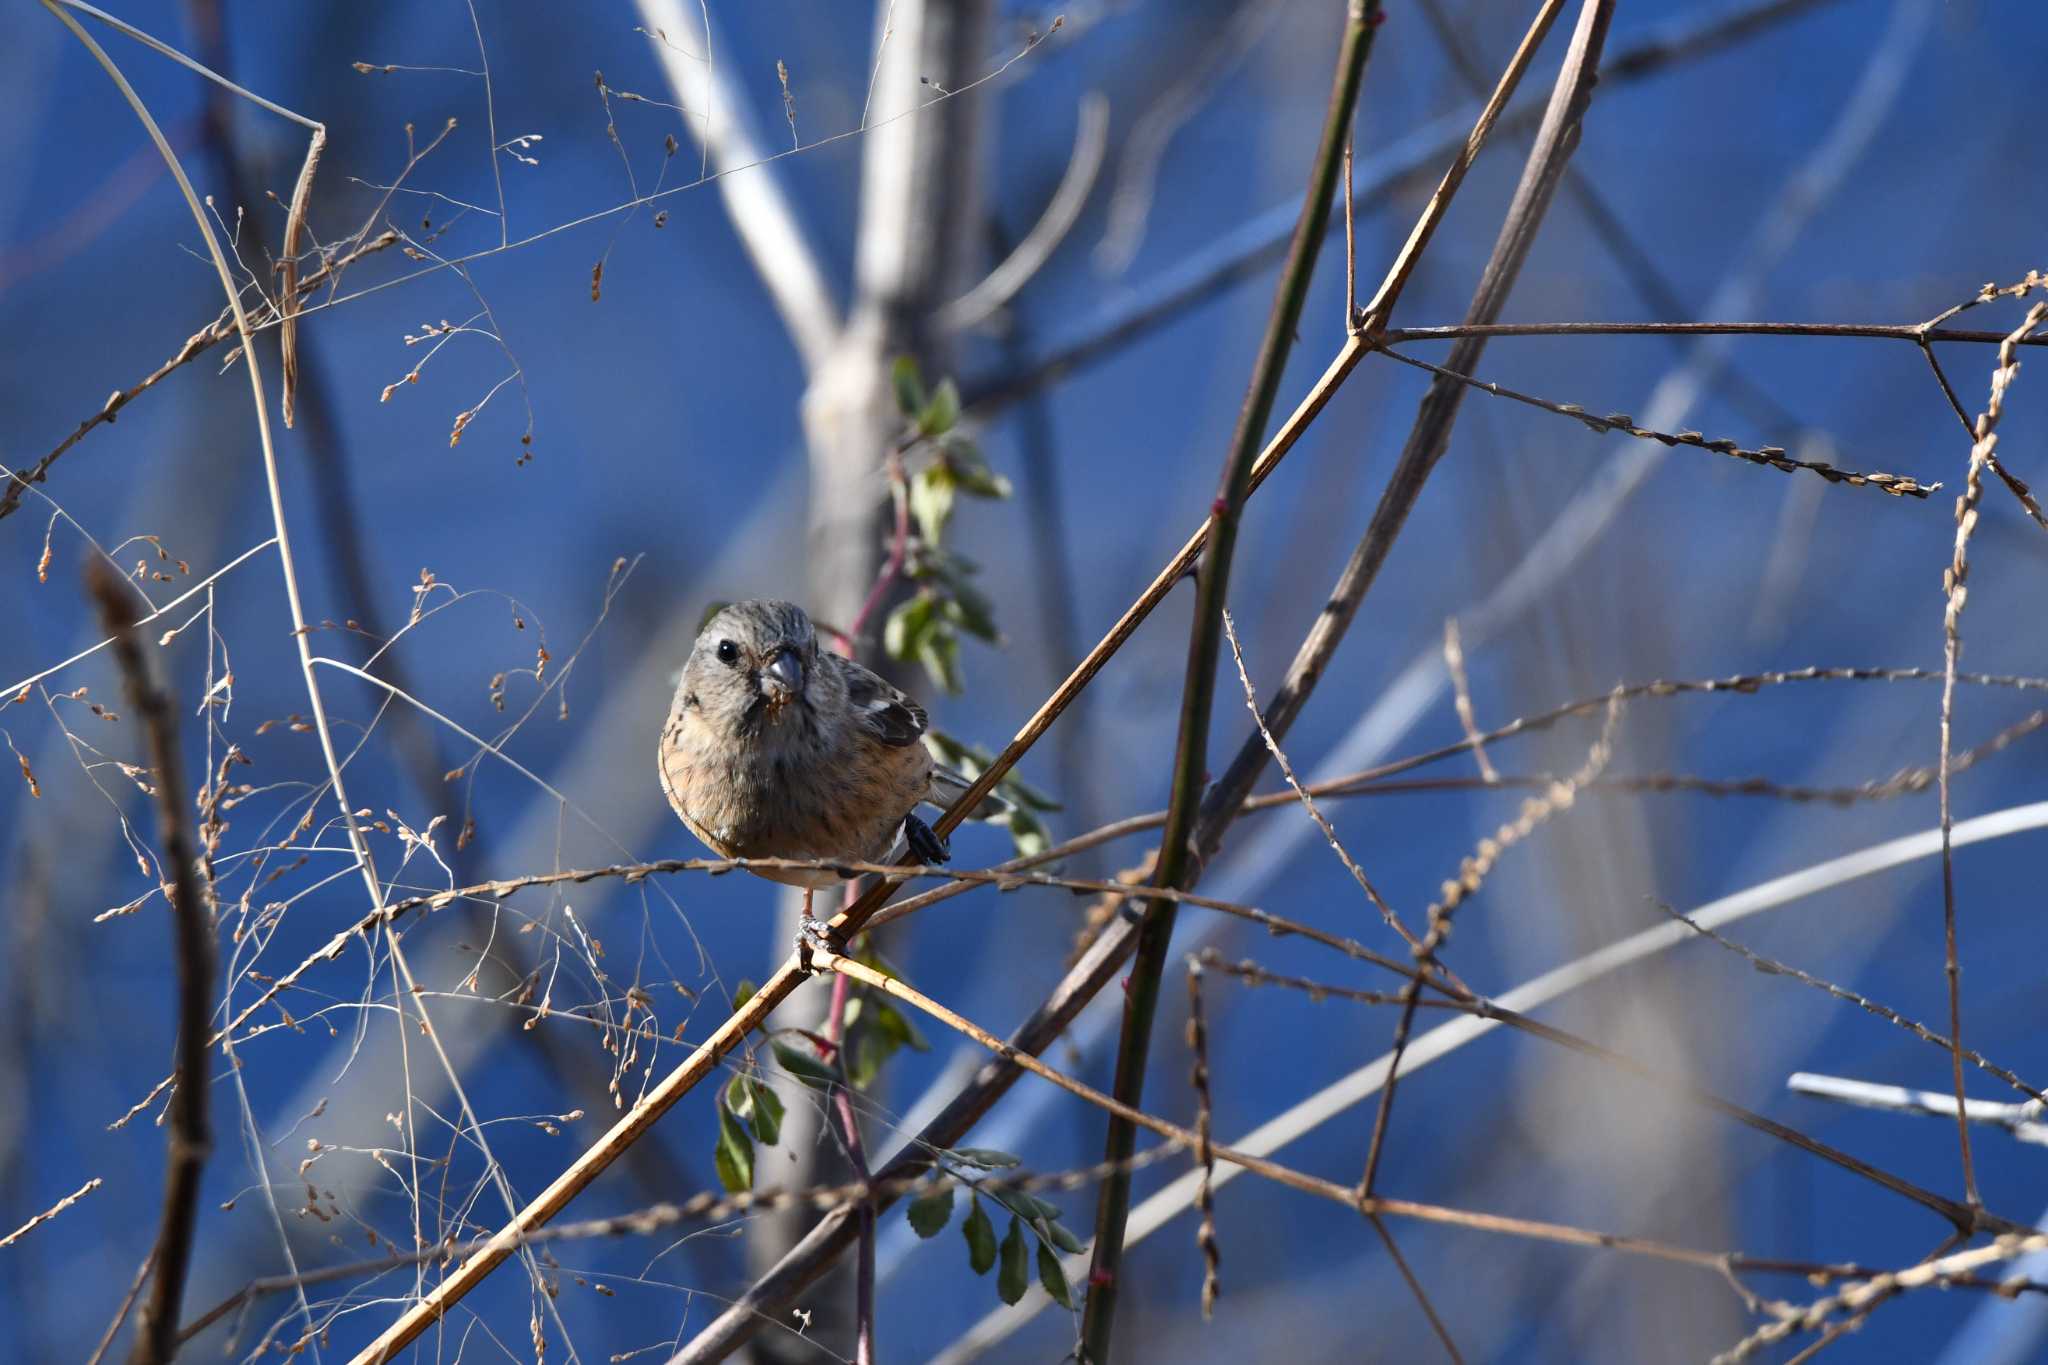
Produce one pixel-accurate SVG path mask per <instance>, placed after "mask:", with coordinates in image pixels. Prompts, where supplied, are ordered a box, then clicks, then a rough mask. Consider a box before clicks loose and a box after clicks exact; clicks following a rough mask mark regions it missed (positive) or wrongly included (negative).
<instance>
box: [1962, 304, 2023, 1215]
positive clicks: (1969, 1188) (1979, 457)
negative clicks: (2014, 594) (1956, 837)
mask: <svg viewBox="0 0 2048 1365" xmlns="http://www.w3.org/2000/svg"><path fill="white" fill-rule="evenodd" d="M2035 282H2036V280H2035V277H2032V276H2030V277H2029V278H2028V281H2027V285H2025V286H2022V289H2024V288H2026V287H2030V286H2031V285H2033V284H2034V283H2035ZM2044 320H2048V303H2036V304H2035V305H2033V307H2031V308H2029V309H2028V310H2027V315H2026V317H2025V318H2024V319H2023V320H2022V321H2021V323H2020V325H2019V326H2018V327H2015V328H2014V329H2013V330H2012V331H2011V332H2010V333H2008V334H2007V336H2006V338H2005V341H2004V342H2003V343H2002V344H2001V345H2000V346H1999V348H1998V368H1997V369H1996V370H1994V371H1993V372H1992V375H1991V398H1990V401H1989V403H1988V404H1987V405H1986V406H1985V409H1984V411H1983V412H1982V413H1980V414H1979V415H1978V417H1977V422H1976V426H1975V428H1974V432H1975V435H1976V443H1975V444H1974V445H1973V446H1971V448H1970V465H1969V471H1968V473H1967V474H1966V475H1965V476H1964V480H1963V492H1962V496H1961V497H1959V498H1957V499H1956V543H1955V554H1954V557H1953V558H1952V560H1951V561H1950V564H1949V567H1948V569H1947V571H1946V572H1945V573H1944V574H1943V575H1942V587H1943V588H1944V589H1945V590H1946V592H1947V595H1948V601H1947V603H1946V605H1945V607H1944V609H1943V612H1942V648H1943V652H1942V661H1943V669H1942V683H1941V772H1940V783H1939V788H1940V799H1941V921H1942V945H1943V962H1942V970H1943V972H1944V973H1945V974H1946V976H1947V978H1948V1036H1949V1053H1950V1057H1951V1059H1952V1068H1951V1070H1952V1073H1953V1076H1954V1080H1955V1092H1956V1109H1957V1112H1956V1142H1957V1145H1958V1147H1959V1149H1960V1151H1961V1155H1962V1167H1963V1194H1964V1197H1965V1198H1966V1199H1967V1200H1968V1201H1969V1203H1970V1205H1971V1207H1973V1208H1974V1207H1976V1206H1978V1205H1979V1204H1981V1203H1982V1200H1981V1199H1980V1198H1979V1197H1978V1194H1977V1172H1976V1167H1975V1164H1974V1163H1973V1162H1972V1161H1971V1159H1970V1124H1969V1120H1968V1119H1967V1118H1965V1117H1964V1115H1963V1113H1962V1109H1963V1103H1964V1097H1963V981H1962V967H1961V965H1960V964H1959V963H1958V961H1957V956H1956V884H1955V856H1954V849H1953V848H1952V847H1951V846H1950V835H1951V830H1952V828H1953V826H1954V817H1953V814H1952V812H1951V810H1950V808H1949V777H1950V774H1951V768H1950V763H1949V753H1950V747H1951V744H1952V742H1953V734H1952V732H1953V721H1954V715H1955V695H1956V686H1955V678H1956V665H1957V661H1958V660H1959V659H1960V658H1961V657H1962V652H1963V637H1962V615H1963V605H1964V603H1965V602H1966V601H1967V600H1968V597H1969V576H1970V559H1969V548H1970V533H1971V532H1972V531H1974V530H1975V529H1976V526H1977V507H1978V503H1979V502H1980V501H1982V499H1983V494H1984V466H1985V464H1986V463H1987V462H1988V461H1989V460H1990V459H1991V457H1992V456H1993V455H1994V454H1995V453H1996V452H1997V449H1998V419H1999V417H2000V416H2001V415H2002V414H2003V412H2004V410H2005V393H2006V389H2007V388H2009V387H2010V386H2011V384H2012V381H2013V380H2014V378H2016V377H2017V376H2018V374H2019V369H2020V367H2019V358H2018V354H2017V352H2018V347H2019V344H2020V342H2021V341H2022V340H2024V339H2025V338H2026V337H2027V336H2028V335H2030V334H2031V333H2033V332H2034V331H2035V330H2036V329H2037V328H2039V327H2040V326H2041V324H2042V322H2043V321H2044Z"/></svg>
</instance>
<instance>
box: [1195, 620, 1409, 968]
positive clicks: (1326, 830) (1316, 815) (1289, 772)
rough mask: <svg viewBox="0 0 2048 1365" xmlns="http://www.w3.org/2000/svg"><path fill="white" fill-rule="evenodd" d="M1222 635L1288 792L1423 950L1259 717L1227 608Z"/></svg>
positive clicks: (1376, 903)
mask: <svg viewBox="0 0 2048 1365" xmlns="http://www.w3.org/2000/svg"><path fill="white" fill-rule="evenodd" d="M1223 633H1224V635H1225V636H1226V637H1227V638H1228V640H1229V642H1230V658H1231V661H1232V662H1233V663H1235V664H1236V665H1237V680H1238V683H1239V684H1240V685H1241V686H1242V687H1243V688H1244V704H1245V708H1246V709H1247V710H1249V711H1250V712H1251V713H1252V724H1253V725H1255V726H1257V727H1258V731H1259V738H1260V739H1262V740H1264V741H1265V744H1266V749H1267V751H1268V752H1269V753H1271V754H1272V755H1273V761H1274V762H1275V763H1276V764H1278V765H1279V767H1280V775H1281V776H1282V777H1285V778H1286V779H1287V786H1288V789H1289V790H1291V791H1292V792H1293V793H1294V795H1295V797H1296V799H1298V800H1299V801H1300V802H1301V805H1302V809H1304V810H1306V811H1307V812H1308V814H1309V818H1310V819H1311V820H1314V821H1315V822H1316V828H1317V829H1320V830H1321V831H1322V832H1323V838H1324V840H1325V841H1326V842H1327V843H1328V844H1329V845H1330V848H1331V850H1332V851H1334V852H1335V853H1336V855H1337V861H1338V862H1340V863H1342V864H1344V870H1345V871H1346V872H1349V873H1350V874H1351V880H1352V881H1354V882H1357V883H1358V887H1359V889H1360V890H1361V891H1363V892H1365V895H1366V899H1367V900H1370V901H1371V902H1372V903H1373V907H1374V908H1375V909H1377V910H1378V911H1379V912H1380V918H1381V919H1383V920H1385V921H1386V922H1387V927H1388V928H1390V929H1392V930H1393V931H1394V932H1395V933H1397V934H1399V935H1400V936H1401V941H1402V942H1404V943H1406V944H1407V945H1408V947H1409V948H1410V949H1411V950H1419V949H1420V948H1421V947H1422V940H1421V939H1419V938H1417V937H1416V936H1415V932H1414V931H1413V930H1412V929H1410V928H1409V927H1408V926H1407V925H1405V924H1403V923H1402V922H1401V916H1400V915H1399V914H1397V913H1396V912H1395V910H1394V907H1393V906H1391V905H1389V904H1387V902H1386V898H1385V897H1383V896H1381V895H1380V893H1379V889H1378V888H1377V887H1375V886H1374V885H1373V884H1372V881H1371V879H1370V878H1368V877H1367V876H1366V875H1365V869H1363V868H1361V867H1360V866H1359V865H1358V861H1357V860H1356V859H1355V858H1353V857H1352V856H1351V854H1350V852H1349V851H1348V850H1347V849H1346V848H1345V847H1344V843H1343V841H1342V840H1341V839H1339V838H1338V837H1337V831H1336V829H1335V828H1334V827H1333V826H1332V825H1331V824H1330V821H1329V818H1328V817H1327V816H1325V815H1324V814H1323V812H1322V809H1321V808H1320V807H1319V806H1317V805H1316V801H1315V798H1314V797H1313V796H1310V795H1309V793H1308V790H1307V789H1306V788H1304V787H1303V786H1302V785H1301V779H1300V778H1298V777H1296V776H1295V775H1294V765H1293V764H1292V763H1290V762H1288V761H1287V755H1286V754H1285V753H1284V752H1282V751H1281V748H1280V741H1279V740H1277V739H1275V738H1273V732H1272V731H1271V730H1269V729H1267V728H1266V721H1265V718H1264V717H1263V716H1261V715H1260V714H1259V694H1258V691H1257V690H1256V689H1255V688H1254V687H1253V686H1252V678H1251V674H1249V673H1247V672H1246V671H1245V666H1244V648H1243V646H1241V645H1240V644H1239V643H1238V639H1237V625H1236V623H1235V622H1233V621H1232V620H1231V619H1230V611H1229V609H1228V608H1225V610H1224V612H1223Z"/></svg>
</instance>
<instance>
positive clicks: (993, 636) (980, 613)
mask: <svg viewBox="0 0 2048 1365" xmlns="http://www.w3.org/2000/svg"><path fill="white" fill-rule="evenodd" d="M939 610H940V611H941V612H943V613H944V615H945V617H946V619H947V620H948V621H951V622H952V623H953V624H954V625H956V626H959V627H960V628H961V629H962V630H964V631H966V632H967V633H968V634H969V635H978V636H980V637H981V638H982V639H984V640H986V641H988V642H989V643H990V644H992V645H993V644H1000V643H1001V642H1002V634H1001V632H999V631H998V630H997V629H996V623H995V618H994V617H992V616H991V615H990V614H989V602H988V599H987V598H986V597H983V596H982V595H981V594H980V593H978V592H974V591H971V590H967V589H964V588H962V589H956V590H955V592H954V594H953V596H951V597H949V598H947V599H946V600H945V601H944V602H942V603H940V604H939Z"/></svg>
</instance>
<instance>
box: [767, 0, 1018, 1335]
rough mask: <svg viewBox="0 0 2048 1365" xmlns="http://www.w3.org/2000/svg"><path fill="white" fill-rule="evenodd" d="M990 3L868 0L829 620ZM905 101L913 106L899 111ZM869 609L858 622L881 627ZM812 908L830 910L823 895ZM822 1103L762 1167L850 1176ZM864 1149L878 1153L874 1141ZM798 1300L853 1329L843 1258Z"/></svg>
mask: <svg viewBox="0 0 2048 1365" xmlns="http://www.w3.org/2000/svg"><path fill="white" fill-rule="evenodd" d="M992 9H993V6H992V5H991V3H990V0H894V3H891V0H878V3H877V4H876V6H875V44H876V57H875V73H874V95H873V101H872V104H871V106H870V107H869V110H868V115H867V126H868V128H869V131H868V133H867V134H866V136H865V137H864V139H863V155H862V162H861V204H860V236H859V239H858V242H857V246H856V254H855V258H854V281H853V294H852V302H851V306H850V307H849V309H848V313H847V321H846V325H845V327H844V329H843V330H842V332H841V333H840V336H839V338H838V340H837V342H836V343H835V345H834V346H833V347H832V349H831V350H830V351H829V353H827V354H826V355H825V356H824V358H823V359H822V361H821V363H819V364H818V366H817V367H816V369H815V371H814V372H813V374H812V375H811V383H810V388H809V389H808V391H807V392H806V393H805V395H804V408H803V422H804V434H805V438H806V441H807V444H808V447H809V459H810V475H811V492H810V535H809V590H810V607H811V610H812V612H813V613H814V615H816V616H817V618H818V619H819V620H822V621H825V622H827V623H829V624H831V625H834V626H838V627H842V628H843V627H846V626H848V625H849V624H850V623H851V622H852V620H853V618H854V617H855V615H856V614H857V613H858V612H859V611H860V607H861V603H862V601H863V600H864V599H865V598H866V597H867V595H868V592H869V590H870V588H871V587H872V586H873V584H874V582H875V578H876V576H877V575H878V574H879V573H880V571H881V568H882V565H883V562H884V560H885V558H886V556H887V543H886V542H887V537H888V534H889V516H888V506H889V499H888V485H887V482H886V479H885V476H884V473H883V466H884V462H885V459H886V457H887V454H888V451H889V448H890V447H891V446H892V445H893V444H894V443H895V442H896V440H897V438H898V437H899V436H900V435H901V433H902V430H903V417H902V415H901V414H900V413H899V412H898V410H897V406H896V397H895V387H894V382H893V380H892V377H891V370H892V367H893V366H894V365H895V362H896V360H897V358H898V357H899V356H905V355H908V356H912V357H914V358H915V359H916V360H917V363H918V366H919V368H920V369H921V370H922V371H923V373H924V375H925V376H926V378H927V380H928V381H931V382H936V381H937V379H938V378H940V377H941V376H944V375H947V374H950V373H952V371H953V370H954V369H955V368H956V365H955V362H956V354H955V346H954V338H953V337H951V336H949V335H948V334H947V333H946V331H945V330H944V329H943V327H942V326H941V325H940V324H939V323H938V321H937V319H936V313H937V311H938V309H939V308H940V307H941V306H942V305H943V304H944V303H945V302H946V301H947V300H948V299H951V298H953V297H955V296H957V295H958V294H960V293H962V292H964V290H965V289H966V287H967V286H968V284H970V283H971V280H969V279H968V278H967V274H968V271H969V269H970V267H971V266H972V264H973V263H974V260H975V252H974V246H975V243H976V242H978V241H979V239H980V225H981V223H982V221H983V218H984V214H983V211H982V205H981V193H980V189H981V184H980V181H981V176H980V168H979V165H978V162H979V160H980V158H979V155H978V153H979V148H980V130H981V118H980V112H981V99H980V96H979V94H978V93H977V92H974V91H968V92H966V93H963V94H958V95H954V96H951V97H942V95H941V93H940V92H942V91H948V90H960V89H962V87H965V86H968V85H970V84H971V83H972V82H973V81H975V80H976V79H977V78H979V77H980V76H981V75H983V74H985V72H984V70H983V65H984V63H985V61H986V57H987V52H988V35H989V22H990V14H991V11H992ZM921 106H928V107H922V108H921ZM912 109H919V110H920V112H918V113H916V114H914V115H911V116H909V117H897V116H898V115H901V114H903V113H905V111H908V110H912ZM886 610H887V604H886V603H885V604H884V607H883V609H882V612H886ZM882 612H878V613H877V615H876V617H875V618H874V619H872V620H870V621H868V622H867V623H866V624H865V627H864V630H863V634H865V635H866V636H868V637H869V638H879V636H880V633H881V622H882V619H883V614H882ZM878 653H879V652H878V651H869V652H868V654H867V655H866V656H865V659H864V661H865V662H867V663H870V664H879V663H880V662H881V660H880V659H879V658H878V657H877V656H878ZM801 911H802V896H801V894H800V893H792V894H791V895H789V896H787V897H785V898H784V901H783V909H782V913H781V914H780V915H778V916H777V926H776V938H775V941H774V943H773V944H772V945H771V946H772V949H773V953H774V955H776V956H779V955H781V954H782V953H783V952H784V951H786V950H787V948H788V946H789V944H790V942H791V941H792V940H793V939H794V938H795V937H796V933H797V920H798V916H799V915H800V914H801ZM818 913H819V914H820V916H821V917H822V916H823V915H825V914H826V913H827V912H826V910H825V909H824V907H823V906H820V907H819V909H818ZM827 998H828V992H827V991H826V990H825V989H823V988H816V989H813V990H811V991H809V992H807V993H806V994H805V995H804V996H802V997H800V998H799V999H798V1000H797V1001H795V1002H792V1004H791V1006H790V1009H793V1010H795V1011H797V1013H796V1014H794V1015H789V1014H788V1011H785V1016H786V1017H785V1018H783V1019H782V1020H781V1022H782V1023H784V1024H802V1025H805V1026H812V1025H814V1024H815V1023H816V1022H817V1021H818V1020H819V1019H821V1018H822V1017H823V1013H824V1009H825V1005H826V1001H827ZM806 1012H808V1013H806ZM822 1117H823V1115H822V1112H821V1111H820V1110H819V1109H818V1108H816V1107H814V1106H811V1105H792V1106H791V1108H790V1113H789V1121H788V1123H787V1124H786V1126H785V1128H784V1130H783V1139H782V1148H781V1149H782V1150H783V1151H784V1152H787V1153H789V1154H791V1155H792V1156H793V1157H794V1158H795V1160H794V1161H793V1162H792V1163H790V1164H787V1165H785V1164H783V1163H781V1162H779V1161H778V1162H777V1163H775V1164H774V1165H773V1166H772V1167H771V1168H770V1169H772V1171H773V1175H772V1177H769V1179H768V1180H767V1181H766V1182H764V1183H774V1184H777V1185H784V1186H787V1187H792V1188H801V1187H803V1186H805V1185H811V1184H819V1183H825V1182H829V1181H837V1180H843V1179H846V1178H847V1172H846V1168H845V1165H844V1163H843V1159H842V1158H841V1156H840V1155H839V1152H838V1140H837V1139H836V1138H835V1137H834V1136H833V1135H832V1134H831V1133H830V1132H828V1131H825V1130H824V1128H823V1127H822V1124H821V1120H822ZM868 1150H869V1151H870V1152H871V1153H875V1150H876V1147H875V1144H872V1143H871V1144H870V1145H869V1149H868ZM877 1155H879V1153H877ZM815 1221H816V1214H815V1213H814V1212H812V1211H810V1210H808V1209H801V1208H799V1209H790V1210H787V1211H784V1212H779V1213H776V1214H773V1215H770V1216H768V1217H765V1218H762V1219H760V1220H759V1221H757V1222H756V1223H755V1224H754V1225H753V1233H752V1236H751V1239H750V1240H749V1243H748V1253H749V1259H750V1264H751V1265H752V1266H753V1267H754V1269H755V1270H756V1271H757V1272H765V1271H766V1270H767V1269H768V1268H769V1267H770V1266H773V1265H774V1264H775V1263H776V1262H777V1261H778V1260H780V1259H781V1257H782V1255H783V1254H784V1253H785V1252H786V1251H788V1250H789V1248H790V1247H791V1246H793V1245H795V1243H796V1241H797V1240H798V1239H799V1238H801V1237H802V1236H803V1234H804V1233H805V1232H807V1231H809V1229H810V1225H811V1224H812V1223H813V1222H815ZM809 1306H810V1309H811V1311H812V1314H813V1324H812V1327H811V1334H812V1335H816V1336H820V1337H822V1338H823V1339H824V1340H826V1341H827V1342H834V1343H837V1342H842V1341H850V1340H851V1337H852V1320H853V1289H852V1278H851V1275H850V1273H849V1274H842V1275H839V1276H835V1278H834V1279H832V1280H831V1281H828V1282H827V1285H826V1286H825V1287H824V1288H823V1290H822V1292H820V1293H819V1294H818V1295H817V1296H816V1297H815V1298H814V1299H813V1300H812V1302H811V1304H810V1305H809ZM788 1341H789V1339H788V1338H783V1337H780V1336H779V1334H770V1335H766V1336H763V1337H761V1338H759V1339H758V1341H757V1344H756V1347H755V1349H756V1352H757V1354H758V1357H759V1358H761V1359H769V1360H779V1359H782V1358H783V1356H784V1354H785V1353H786V1352H792V1351H793V1354H791V1356H790V1358H792V1359H794V1358H797V1357H798V1356H801V1358H802V1359H803V1360H805V1361H809V1360H812V1359H815V1352H814V1351H813V1350H812V1349H811V1348H808V1347H796V1346H793V1343H792V1344H784V1343H786V1342H788Z"/></svg>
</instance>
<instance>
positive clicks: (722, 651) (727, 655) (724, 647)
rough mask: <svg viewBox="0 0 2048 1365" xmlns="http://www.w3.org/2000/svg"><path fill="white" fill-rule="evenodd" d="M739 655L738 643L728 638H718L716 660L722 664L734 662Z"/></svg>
mask: <svg viewBox="0 0 2048 1365" xmlns="http://www.w3.org/2000/svg"><path fill="white" fill-rule="evenodd" d="M739 657H740V647H739V646H738V645H736V644H734V643H733V642H732V641H730V640H720V641H719V642H718V662H720V663H722V664H729V663H734V662H737V661H738V659H739Z"/></svg>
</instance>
